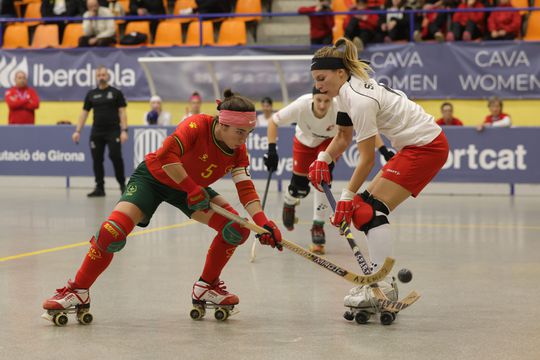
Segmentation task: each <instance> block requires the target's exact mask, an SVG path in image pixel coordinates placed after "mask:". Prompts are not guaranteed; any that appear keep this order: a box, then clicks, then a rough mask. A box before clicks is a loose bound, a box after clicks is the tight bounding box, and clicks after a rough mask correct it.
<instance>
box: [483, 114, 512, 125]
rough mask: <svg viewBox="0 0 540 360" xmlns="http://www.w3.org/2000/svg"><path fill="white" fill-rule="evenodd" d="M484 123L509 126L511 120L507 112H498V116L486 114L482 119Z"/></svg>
mask: <svg viewBox="0 0 540 360" xmlns="http://www.w3.org/2000/svg"><path fill="white" fill-rule="evenodd" d="M484 124H491V125H493V126H510V125H512V121H511V120H510V116H508V114H504V113H500V114H499V116H497V117H496V116H493V115H488V116H486V119H485V120H484Z"/></svg>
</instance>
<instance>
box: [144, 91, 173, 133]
mask: <svg viewBox="0 0 540 360" xmlns="http://www.w3.org/2000/svg"><path fill="white" fill-rule="evenodd" d="M144 121H145V122H146V125H157V126H169V125H171V113H170V112H168V111H163V108H162V107H161V98H160V97H159V96H157V95H154V96H152V97H151V98H150V111H148V112H147V113H146V114H144Z"/></svg>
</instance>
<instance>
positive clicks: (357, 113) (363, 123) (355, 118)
mask: <svg viewBox="0 0 540 360" xmlns="http://www.w3.org/2000/svg"><path fill="white" fill-rule="evenodd" d="M378 106H379V105H378V104H377V103H376V102H375V101H374V100H371V99H366V100H363V99H362V100H360V99H358V100H357V101H355V103H354V105H353V107H352V109H351V111H350V112H349V116H350V118H351V120H352V123H353V126H354V131H355V132H356V138H355V139H356V142H357V143H359V142H361V141H363V140H365V139H368V138H370V137H372V136H375V135H377V133H378V130H377V111H378Z"/></svg>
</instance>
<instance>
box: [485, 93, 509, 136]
mask: <svg viewBox="0 0 540 360" xmlns="http://www.w3.org/2000/svg"><path fill="white" fill-rule="evenodd" d="M488 108H489V113H490V114H489V115H488V116H486V119H485V120H484V122H483V123H482V124H480V125H479V126H478V127H477V128H476V130H478V131H482V130H484V128H485V127H486V126H493V127H510V126H512V119H510V115H508V114H505V113H503V112H502V110H503V102H502V100H501V99H499V98H498V97H496V96H492V97H490V98H489V100H488Z"/></svg>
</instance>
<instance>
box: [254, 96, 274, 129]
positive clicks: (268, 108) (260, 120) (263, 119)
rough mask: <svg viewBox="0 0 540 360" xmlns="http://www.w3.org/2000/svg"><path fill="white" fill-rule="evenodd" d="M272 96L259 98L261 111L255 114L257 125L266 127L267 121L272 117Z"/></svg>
mask: <svg viewBox="0 0 540 360" xmlns="http://www.w3.org/2000/svg"><path fill="white" fill-rule="evenodd" d="M272 103H273V102H272V98H269V97H268V96H266V97H263V98H262V99H261V110H262V113H261V114H259V115H257V126H266V127H268V122H269V121H270V119H272V115H273V114H274V109H272Z"/></svg>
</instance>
